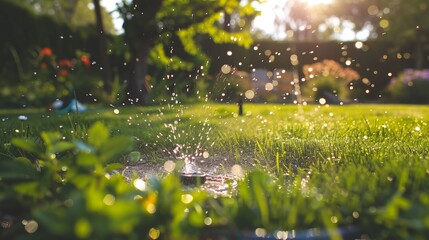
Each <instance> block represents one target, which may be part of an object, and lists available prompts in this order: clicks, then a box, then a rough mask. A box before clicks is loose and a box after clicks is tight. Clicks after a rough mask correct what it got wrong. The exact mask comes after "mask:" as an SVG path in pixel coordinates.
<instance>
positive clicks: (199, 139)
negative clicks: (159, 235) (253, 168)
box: [0, 103, 429, 171]
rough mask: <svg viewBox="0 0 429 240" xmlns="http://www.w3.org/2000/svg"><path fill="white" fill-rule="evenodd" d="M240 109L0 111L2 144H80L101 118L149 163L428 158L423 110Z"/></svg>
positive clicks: (282, 164) (306, 163)
mask: <svg viewBox="0 0 429 240" xmlns="http://www.w3.org/2000/svg"><path fill="white" fill-rule="evenodd" d="M237 110H238V109H237V106H236V105H234V104H229V105H227V104H213V103H207V104H196V105H185V106H181V105H164V106H151V107H127V108H105V109H102V108H94V109H92V110H90V111H88V112H83V113H79V114H76V113H70V114H62V115H59V114H56V113H54V112H46V111H45V110H44V109H40V110H39V109H23V110H3V111H2V112H0V119H1V121H2V122H1V132H2V133H3V134H2V137H1V141H2V142H3V143H7V142H8V141H9V140H10V139H11V138H13V137H21V136H38V134H39V132H40V131H59V132H61V133H62V134H63V136H64V137H65V139H72V138H78V139H81V138H85V133H86V129H87V128H88V127H89V126H90V125H91V124H92V123H93V122H95V121H102V122H104V123H105V124H106V125H107V126H108V127H109V128H110V129H111V130H112V133H113V134H114V135H127V136H133V137H135V139H136V145H135V149H136V151H141V152H142V153H143V155H146V156H148V157H150V158H153V160H154V161H158V160H159V161H162V160H163V159H162V158H164V157H168V152H170V153H171V151H172V150H173V149H174V148H175V147H176V146H177V145H179V146H181V150H180V151H181V153H184V154H194V153H195V152H199V153H201V152H203V151H206V152H208V153H209V155H210V156H216V155H222V157H227V158H231V159H234V161H237V162H238V163H239V162H240V160H242V159H243V158H245V159H246V160H249V159H250V160H252V161H256V162H257V163H261V164H262V165H264V166H267V168H269V169H271V170H275V171H280V170H282V171H284V170H285V169H286V170H293V169H295V170H296V169H297V168H299V167H305V168H308V167H310V166H318V167H323V166H326V165H329V164H344V163H355V164H356V163H362V162H371V161H381V160H383V159H385V158H389V157H393V156H395V157H399V156H403V157H413V156H415V157H419V158H425V157H426V154H427V149H428V146H429V145H428V138H427V133H428V126H427V123H428V121H429V107H427V106H417V105H346V106H327V105H324V106H320V105H309V106H301V107H298V106H296V105H274V104H245V105H244V116H238V114H237ZM19 116H25V117H26V118H27V119H26V120H19ZM166 155H167V156H166ZM158 158H159V159H158ZM274 163H276V164H274ZM274 167H275V169H274Z"/></svg>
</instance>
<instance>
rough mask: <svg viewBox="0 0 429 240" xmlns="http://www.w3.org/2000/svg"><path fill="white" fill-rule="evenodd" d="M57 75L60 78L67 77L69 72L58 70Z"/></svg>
mask: <svg viewBox="0 0 429 240" xmlns="http://www.w3.org/2000/svg"><path fill="white" fill-rule="evenodd" d="M58 74H59V75H61V76H67V75H69V71H67V70H65V69H60V71H58Z"/></svg>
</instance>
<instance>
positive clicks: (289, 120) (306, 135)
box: [0, 103, 429, 239]
mask: <svg viewBox="0 0 429 240" xmlns="http://www.w3.org/2000/svg"><path fill="white" fill-rule="evenodd" d="M114 110H115V109H113V108H111V109H105V110H100V109H99V110H93V111H91V112H86V113H80V114H79V115H75V114H70V115H56V114H54V113H47V112H44V111H43V110H34V109H25V110H19V111H18V110H14V111H12V110H11V111H2V112H1V113H0V119H1V120H2V122H1V123H2V125H1V129H0V130H1V132H3V133H4V134H2V136H1V142H2V143H4V144H6V145H7V143H8V142H9V141H10V139H11V138H14V137H36V136H38V134H39V132H40V131H59V132H61V133H62V135H63V136H64V139H65V140H73V139H79V140H80V139H83V140H85V139H86V138H87V129H89V126H90V125H91V124H92V123H93V122H96V121H101V122H103V123H104V124H105V125H106V126H108V127H109V128H110V129H111V131H112V134H113V135H126V136H132V137H133V138H134V139H135V142H136V144H135V146H134V151H141V152H142V154H143V155H144V156H145V157H147V158H150V159H151V160H152V161H155V162H163V161H165V159H167V158H169V157H171V156H169V154H168V153H167V152H171V151H172V149H174V148H175V146H176V144H180V145H181V146H182V152H184V153H187V154H193V153H195V151H196V150H197V152H203V151H207V152H209V154H210V156H211V157H217V156H221V157H222V158H224V157H225V158H228V159H230V160H232V161H235V162H237V163H241V164H243V163H245V162H249V161H250V162H252V163H255V165H254V166H255V168H256V169H263V170H264V172H265V173H268V175H265V174H262V173H260V172H258V171H256V172H252V173H250V174H249V175H248V176H247V178H246V181H244V182H241V183H240V185H239V187H238V192H239V194H238V195H237V197H233V198H230V199H229V198H228V199H224V200H223V202H222V204H221V205H222V207H221V206H218V205H217V203H213V202H211V204H214V205H213V206H214V209H216V211H217V213H218V214H220V215H223V216H221V218H219V219H218V224H220V225H225V224H226V225H228V224H231V225H232V226H233V228H236V229H255V228H258V227H263V228H265V229H267V230H269V231H275V230H277V229H286V230H291V229H297V230H299V229H310V228H320V227H325V228H328V229H331V228H332V226H350V225H352V226H358V227H359V228H360V229H361V230H362V232H363V233H365V234H368V235H369V236H370V237H372V238H377V239H389V238H422V239H423V238H424V236H425V235H427V234H428V233H429V218H428V217H427V216H429V181H428V180H429V156H428V151H429V150H428V149H429V138H428V133H429V127H428V122H429V107H427V106H417V105H346V106H318V105H310V106H303V107H298V106H295V105H286V106H283V105H270V104H245V105H244V113H245V116H237V115H236V113H237V106H236V105H222V104H212V103H209V104H195V105H185V106H178V105H172V106H152V107H140V108H138V107H128V108H118V109H117V110H119V112H116V113H115V111H114ZM19 115H25V116H27V117H28V119H27V120H26V121H20V120H18V116H19ZM4 149H6V148H4ZM4 152H5V153H3V156H7V157H10V153H7V152H6V151H4ZM208 160H210V158H208ZM209 202H210V201H209ZM214 219H215V218H214V217H213V221H215V220H214ZM332 236H335V234H333V235H331V237H332Z"/></svg>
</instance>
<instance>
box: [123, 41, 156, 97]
mask: <svg viewBox="0 0 429 240" xmlns="http://www.w3.org/2000/svg"><path fill="white" fill-rule="evenodd" d="M149 51H150V49H149V47H148V45H147V44H142V45H141V46H140V47H139V48H138V49H137V50H135V52H134V54H133V58H132V60H131V61H132V69H133V72H132V74H131V78H130V79H129V80H128V82H127V84H126V90H127V99H126V103H127V104H136V105H144V104H146V103H147V102H148V100H149V97H148V89H149V87H148V84H147V81H146V75H147V72H148V64H147V59H148V58H149Z"/></svg>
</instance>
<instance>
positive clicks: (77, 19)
mask: <svg viewBox="0 0 429 240" xmlns="http://www.w3.org/2000/svg"><path fill="white" fill-rule="evenodd" d="M19 2H20V4H22V5H23V6H25V7H26V8H28V9H30V10H31V11H32V12H34V13H36V14H40V15H48V16H50V17H52V18H53V19H55V20H56V21H59V22H64V23H67V24H68V25H70V26H74V27H85V26H89V25H96V16H95V14H94V10H92V9H91V8H90V5H91V4H93V3H92V2H91V0H19ZM94 5H95V4H94ZM101 15H102V18H103V24H104V28H105V30H106V32H108V33H114V31H115V30H114V25H113V20H112V16H111V15H110V14H109V13H107V11H106V10H105V9H104V8H103V7H101Z"/></svg>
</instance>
